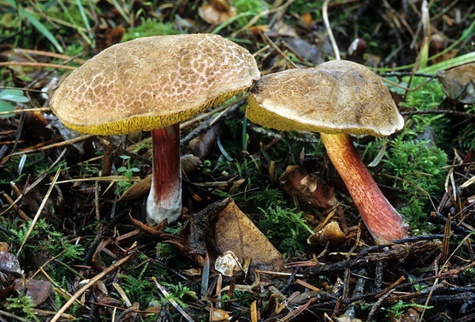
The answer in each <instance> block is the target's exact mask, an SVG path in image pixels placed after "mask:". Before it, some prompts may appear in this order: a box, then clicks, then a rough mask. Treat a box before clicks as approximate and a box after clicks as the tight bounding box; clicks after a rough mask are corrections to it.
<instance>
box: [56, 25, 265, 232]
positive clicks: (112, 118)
mask: <svg viewBox="0 0 475 322" xmlns="http://www.w3.org/2000/svg"><path fill="white" fill-rule="evenodd" d="M259 77H260V73H259V70H258V69H257V64H256V62H255V59H254V57H253V56H252V55H251V54H250V53H249V52H248V51H247V50H246V49H244V48H242V47H241V46H239V45H237V44H235V43H233V42H232V41H230V40H227V39H224V38H223V37H221V36H218V35H211V34H190V35H175V36H155V37H146V38H139V39H135V40H132V41H128V42H124V43H121V44H117V45H114V46H112V47H109V48H108V49H106V50H104V51H102V52H101V53H99V54H98V55H96V56H95V57H93V58H92V59H90V60H88V61H87V62H86V63H85V64H84V65H82V66H81V67H79V68H78V69H76V70H75V71H74V72H73V73H71V75H69V76H68V77H67V78H66V79H65V80H64V81H63V82H62V84H61V85H60V86H59V88H58V89H57V90H56V92H55V93H54V96H53V98H52V99H51V108H52V110H53V112H54V113H55V114H56V115H57V116H58V118H59V119H60V120H61V121H62V122H63V123H64V124H65V125H66V126H67V127H69V128H71V129H73V130H76V131H78V132H84V133H90V134H96V135H115V134H128V133H132V132H137V131H152V134H151V136H152V144H153V169H152V187H151V190H150V194H149V197H148V199H147V220H148V221H149V222H152V223H160V222H161V221H163V220H165V219H167V220H168V221H169V222H172V221H175V220H177V219H178V217H179V216H180V214H181V208H182V202H181V198H182V197H181V194H182V191H181V190H182V189H181V169H180V150H179V148H180V144H179V135H180V130H179V129H180V128H179V123H180V122H181V121H183V120H185V119H188V118H191V117H193V116H195V115H197V114H199V113H200V112H202V111H204V110H206V109H208V108H210V107H212V106H214V105H216V104H218V103H220V102H223V101H225V100H228V99H230V98H231V97H233V96H235V95H237V94H240V93H242V92H244V91H245V90H246V89H248V88H249V87H250V86H251V84H252V82H253V81H254V80H256V79H258V78H259Z"/></svg>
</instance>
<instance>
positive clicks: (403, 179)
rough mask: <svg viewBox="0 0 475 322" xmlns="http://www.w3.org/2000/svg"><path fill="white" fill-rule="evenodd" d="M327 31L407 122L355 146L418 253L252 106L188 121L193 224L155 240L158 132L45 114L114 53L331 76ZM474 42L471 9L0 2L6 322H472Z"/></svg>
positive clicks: (349, 1)
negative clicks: (187, 56)
mask: <svg viewBox="0 0 475 322" xmlns="http://www.w3.org/2000/svg"><path fill="white" fill-rule="evenodd" d="M33 3H34V5H33ZM324 7H325V8H326V10H327V12H328V22H327V23H326V22H325V19H324V18H325V14H324V13H323V12H324V11H325V10H323V8H324ZM329 26H331V30H332V32H333V34H334V36H335V42H336V45H337V46H338V48H339V49H338V50H337V52H338V53H339V54H340V55H341V57H342V59H344V60H351V61H354V62H357V63H359V64H362V65H364V66H367V67H368V68H370V69H371V70H372V71H373V72H374V73H376V74H378V75H380V76H381V79H382V80H383V81H384V84H386V85H387V87H388V88H389V90H390V92H391V95H392V97H393V99H394V101H395V102H396V105H397V107H398V110H399V112H400V113H401V115H402V116H403V118H404V121H405V126H404V128H403V129H402V130H400V131H398V132H396V133H394V134H392V135H390V136H389V137H387V138H374V137H370V136H357V137H354V143H355V147H356V149H357V151H358V153H359V155H360V156H361V158H362V160H363V162H364V163H365V164H366V165H367V166H368V169H369V170H370V172H371V174H372V176H373V177H374V179H375V181H376V182H377V183H378V185H379V187H380V189H381V190H382V191H383V193H384V194H385V196H386V197H387V199H388V200H389V201H390V203H391V204H392V205H393V206H394V208H395V209H397V211H398V212H399V213H401V214H402V215H403V217H404V219H405V222H406V224H407V227H408V231H409V234H408V238H404V239H401V240H394V241H390V242H389V243H386V244H378V243H376V242H375V240H374V239H373V236H372V234H371V233H370V232H369V230H368V229H367V227H366V226H365V224H364V222H363V221H362V220H361V218H360V216H359V211H358V208H357V207H356V205H355V203H354V202H353V200H352V197H351V195H350V194H349V191H348V189H347V188H346V186H345V184H344V183H343V181H342V179H341V177H340V176H339V174H338V172H337V171H336V170H335V168H334V167H333V165H332V162H331V161H330V159H329V157H328V155H327V153H326V151H325V148H324V146H323V144H322V142H321V140H320V136H319V134H318V133H309V132H295V131H294V132H279V131H276V130H272V129H268V128H265V127H262V126H260V125H258V124H254V123H252V122H250V121H249V120H247V119H246V117H245V113H246V112H245V111H246V95H241V96H239V97H235V98H233V99H231V100H230V101H228V102H226V103H224V104H223V105H220V106H217V107H213V108H212V109H211V110H209V111H207V112H206V113H202V114H200V115H198V116H196V117H194V118H192V119H191V120H189V121H187V122H185V123H182V124H181V153H182V155H183V157H182V165H183V171H184V173H183V211H182V215H181V216H180V218H179V219H178V221H177V222H173V223H166V222H163V223H161V224H159V225H150V224H147V223H146V215H145V205H146V200H147V193H148V190H149V188H150V173H151V165H152V163H151V148H152V144H151V139H150V133H149V132H142V133H134V134H130V135H126V136H107V137H105V136H97V135H88V134H80V133H77V132H75V131H72V130H69V129H68V128H66V127H64V125H63V124H62V123H61V121H60V120H58V118H57V117H56V116H55V114H54V113H53V112H52V111H51V109H50V99H51V97H52V96H53V95H54V91H55V89H56V88H57V86H60V84H61V82H62V81H63V80H64V78H65V77H67V76H68V75H69V74H70V73H71V71H72V70H74V69H76V68H78V67H79V66H81V65H82V64H83V63H84V62H85V61H86V60H88V59H90V58H92V57H93V56H94V55H96V54H97V53H99V52H101V51H102V50H104V49H106V48H108V47H110V46H111V45H113V44H115V43H119V42H124V41H128V40H131V39H134V38H138V37H145V36H157V35H164V36H165V35H172V34H183V33H215V34H219V35H221V36H223V37H225V38H227V39H230V40H232V41H234V42H235V43H237V44H239V45H241V46H242V47H244V48H246V49H247V50H248V51H249V52H250V53H251V54H253V55H254V57H255V59H256V62H257V66H258V68H259V70H260V72H261V75H270V74H273V73H277V72H281V71H284V70H288V69H294V68H302V69H303V68H308V67H314V66H318V65H320V64H322V63H324V62H326V61H329V60H332V59H334V58H335V57H336V52H335V46H334V45H333V44H332V42H331V41H330V37H329V32H328V31H329V28H328V27H329ZM474 35H475V4H474V3H473V1H468V0H460V1H457V0H455V1H446V0H432V1H425V0H424V1H399V0H383V1H372V0H365V1H363V0H361V1H356V0H339V1H330V2H329V3H327V5H324V1H303V0H291V1H276V2H275V3H267V2H265V1H263V0H235V1H233V2H232V3H229V2H227V1H226V0H211V1H209V2H206V3H204V2H201V1H169V2H168V1H165V2H162V1H155V0H152V1H147V2H146V1H139V0H137V1H123V0H117V1H103V0H99V1H75V2H66V1H41V2H31V3H30V2H18V1H11V0H0V113H1V114H0V187H1V189H0V191H1V195H0V200H1V216H0V321H122V322H123V321H340V322H343V321H345V322H346V321H459V322H461V321H472V320H475V268H474V266H475V253H474V246H473V238H472V235H473V232H474V231H475V228H474V227H475V157H474V155H473V148H474V146H475V122H474V120H475V94H474V93H475V90H474V86H475V82H474V79H475V67H474V66H475V65H474V64H475V63H474V62H475V55H474V42H475V38H474V37H473V36H474ZM316 90H317V89H316ZM190 161H191V162H190ZM185 162H186V165H187V166H186V167H185ZM188 162H190V163H191V165H189V163H188ZM289 182H290V183H289ZM312 187H314V188H316V187H318V189H323V190H325V191H326V193H325V194H322V195H318V196H317V195H315V194H308V193H307V192H308V190H309V189H310V190H311V188H312ZM367 202H368V203H371V202H372V201H371V200H367ZM308 205H311V206H308Z"/></svg>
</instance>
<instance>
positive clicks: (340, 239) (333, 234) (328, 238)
mask: <svg viewBox="0 0 475 322" xmlns="http://www.w3.org/2000/svg"><path fill="white" fill-rule="evenodd" d="M346 240H347V237H346V236H345V234H344V233H343V231H342V230H341V228H340V225H338V223H337V222H336V221H331V222H329V223H328V224H326V225H325V227H323V228H322V229H320V230H319V231H317V232H316V233H315V234H313V235H312V236H310V237H309V238H308V242H309V244H312V245H326V244H327V243H328V242H330V245H331V246H333V247H338V246H340V245H342V244H344V243H345V242H346Z"/></svg>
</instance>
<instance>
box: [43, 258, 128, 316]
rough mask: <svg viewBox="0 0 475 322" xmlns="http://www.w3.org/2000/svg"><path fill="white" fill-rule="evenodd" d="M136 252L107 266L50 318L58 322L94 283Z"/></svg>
mask: <svg viewBox="0 0 475 322" xmlns="http://www.w3.org/2000/svg"><path fill="white" fill-rule="evenodd" d="M133 255H134V254H133V253H130V254H129V255H127V256H125V257H124V258H122V259H120V260H118V261H117V262H115V263H114V264H112V265H111V266H109V267H107V268H106V269H105V270H103V271H102V272H100V273H99V274H97V275H96V276H94V277H93V278H92V279H90V280H89V282H88V283H87V284H86V285H84V286H83V287H81V288H80V289H79V290H78V291H77V292H76V293H74V295H73V296H72V297H71V298H70V299H69V300H68V301H67V302H66V303H65V304H64V305H63V306H62V307H61V309H59V311H58V312H56V314H55V316H53V318H52V319H51V320H50V322H56V321H58V320H59V319H60V318H61V315H62V314H63V313H64V312H66V310H67V309H68V308H69V307H70V306H71V305H72V304H73V303H74V302H75V301H76V300H77V299H78V298H79V297H80V296H81V295H82V294H83V293H84V292H86V291H87V290H88V289H89V288H90V287H91V286H92V285H94V283H96V282H97V281H99V280H100V279H101V278H103V277H104V276H106V275H107V274H109V273H110V272H112V271H113V270H115V269H117V268H119V267H120V266H122V264H124V263H125V262H127V261H128V260H129V259H130V258H131V257H132V256H133Z"/></svg>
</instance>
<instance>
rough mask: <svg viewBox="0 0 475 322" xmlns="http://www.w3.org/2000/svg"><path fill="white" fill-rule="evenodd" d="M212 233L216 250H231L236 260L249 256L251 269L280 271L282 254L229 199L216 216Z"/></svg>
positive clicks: (282, 267) (282, 268)
mask: <svg viewBox="0 0 475 322" xmlns="http://www.w3.org/2000/svg"><path fill="white" fill-rule="evenodd" d="M214 232H215V233H214V238H213V239H214V240H213V244H214V245H216V248H217V251H218V253H220V254H222V253H224V252H226V251H232V252H233V253H234V254H235V255H236V256H237V258H238V259H239V262H240V263H242V262H243V261H244V258H245V257H250V258H251V265H250V270H251V271H253V270H255V269H263V270H271V271H283V270H284V263H283V260H282V255H281V254H280V253H279V251H278V250H277V249H276V248H275V247H274V246H273V245H272V244H271V243H270V242H269V240H268V239H267V237H266V236H265V235H264V234H263V233H262V232H261V231H260V230H259V229H258V228H257V227H256V226H255V225H254V223H253V222H252V221H251V220H250V219H249V218H248V217H247V216H246V215H245V214H244V213H243V212H242V211H241V209H239V207H238V206H237V205H236V204H235V203H234V201H233V200H231V202H229V203H228V205H227V206H226V207H225V208H224V209H223V210H222V211H221V212H220V213H219V214H218V215H217V216H216V223H215V228H214Z"/></svg>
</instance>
